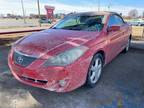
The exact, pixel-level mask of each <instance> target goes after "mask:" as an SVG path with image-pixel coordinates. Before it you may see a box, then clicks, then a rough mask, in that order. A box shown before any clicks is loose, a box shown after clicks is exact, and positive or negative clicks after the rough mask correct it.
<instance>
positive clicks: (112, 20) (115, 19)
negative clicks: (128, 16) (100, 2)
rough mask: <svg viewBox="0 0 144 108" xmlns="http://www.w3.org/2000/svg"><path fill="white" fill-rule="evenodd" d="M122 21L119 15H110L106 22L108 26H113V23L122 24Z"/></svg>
mask: <svg viewBox="0 0 144 108" xmlns="http://www.w3.org/2000/svg"><path fill="white" fill-rule="evenodd" d="M123 24H124V22H123V20H122V18H121V17H119V16H118V15H111V16H110V19H109V22H108V26H109V27H110V26H113V25H123Z"/></svg>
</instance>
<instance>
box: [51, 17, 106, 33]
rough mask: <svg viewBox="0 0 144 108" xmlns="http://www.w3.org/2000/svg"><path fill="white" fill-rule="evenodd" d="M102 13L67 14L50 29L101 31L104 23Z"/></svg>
mask: <svg viewBox="0 0 144 108" xmlns="http://www.w3.org/2000/svg"><path fill="white" fill-rule="evenodd" d="M103 20H104V15H95V16H67V17H65V18H64V19H63V20H61V21H60V22H59V23H57V24H56V25H54V26H53V27H52V29H65V30H79V31H101V30H102V28H103V26H104V24H103Z"/></svg>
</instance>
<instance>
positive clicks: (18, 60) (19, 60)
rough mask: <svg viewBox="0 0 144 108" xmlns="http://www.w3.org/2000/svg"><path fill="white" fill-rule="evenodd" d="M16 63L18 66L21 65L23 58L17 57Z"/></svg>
mask: <svg viewBox="0 0 144 108" xmlns="http://www.w3.org/2000/svg"><path fill="white" fill-rule="evenodd" d="M17 62H18V63H19V64H21V63H22V62H23V58H22V57H21V56H19V57H18V58H17Z"/></svg>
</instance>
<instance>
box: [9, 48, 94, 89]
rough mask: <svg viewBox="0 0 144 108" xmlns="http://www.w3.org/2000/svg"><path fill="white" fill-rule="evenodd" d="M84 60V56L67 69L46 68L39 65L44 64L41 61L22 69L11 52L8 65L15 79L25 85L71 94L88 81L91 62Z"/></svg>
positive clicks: (88, 59)
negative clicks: (70, 92)
mask: <svg viewBox="0 0 144 108" xmlns="http://www.w3.org/2000/svg"><path fill="white" fill-rule="evenodd" d="M84 58H87V57H85V56H84V57H83V58H81V60H79V61H76V62H75V63H73V64H72V65H70V66H66V67H56V66H54V67H44V66H42V65H39V64H41V63H42V62H43V61H41V60H36V61H34V63H33V64H32V65H30V66H27V67H22V66H19V65H17V64H15V63H14V61H13V51H12V50H11V52H10V53H9V56H8V65H9V67H10V70H11V72H12V74H13V75H14V77H15V78H16V79H17V80H19V81H20V82H22V83H24V84H27V85H31V86H34V87H38V88H43V89H46V90H50V91H55V92H69V91H72V90H74V89H76V88H78V87H80V86H81V85H83V84H84V83H85V81H86V76H87V69H88V67H89V63H90V61H91V60H90V58H87V59H84ZM81 61H83V62H81Z"/></svg>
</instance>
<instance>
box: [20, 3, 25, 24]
mask: <svg viewBox="0 0 144 108" xmlns="http://www.w3.org/2000/svg"><path fill="white" fill-rule="evenodd" d="M21 5H22V11H23V19H24V23H25V24H26V19H25V10H24V4H23V0H21Z"/></svg>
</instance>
